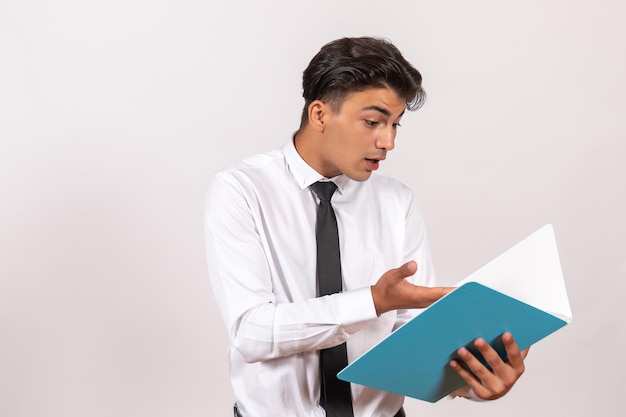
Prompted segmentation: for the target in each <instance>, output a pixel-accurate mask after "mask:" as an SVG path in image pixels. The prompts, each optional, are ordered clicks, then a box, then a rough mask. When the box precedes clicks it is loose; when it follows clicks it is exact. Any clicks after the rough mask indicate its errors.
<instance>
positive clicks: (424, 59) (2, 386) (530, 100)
mask: <svg viewBox="0 0 626 417" xmlns="http://www.w3.org/2000/svg"><path fill="white" fill-rule="evenodd" d="M625 19H626V3H623V2H620V1H617V0H616V1H609V0H603V1H591V0H579V1H564V0H559V1H556V0H555V1H538V0H532V1H495V0H492V1H489V0H477V1H473V2H466V1H461V0H457V1H439V2H435V1H433V2H424V1H421V2H420V1H404V2H393V1H390V2H380V1H371V0H351V1H343V2H339V1H330V0H318V1H315V2H310V1H302V2H293V1H287V0H284V1H274V2H256V1H243V2H242V1H239V2H235V1H233V2H229V3H226V2H224V3H222V2H219V3H218V2H207V1H194V0H185V1H175V0H169V1H168V0H160V1H159V0H157V1H147V0H124V1H122V0H112V1H108V2H84V1H78V0H74V1H71V0H57V1H54V2H46V1H43V0H21V1H17V0H16V1H10V0H9V1H7V0H4V1H2V3H0V415H2V416H7V417H13V416H16V417H18V416H19V417H31V416H37V417H40V416H46V417H57V416H59V417H61V416H63V417H71V416H81V417H82V416H90V417H99V416H152V417H159V416H217V415H229V413H230V405H231V402H232V394H231V391H230V388H229V384H228V376H227V369H226V358H225V351H226V347H227V341H226V335H225V330H224V327H223V325H222V323H221V319H220V317H219V314H218V312H217V310H216V308H215V306H214V301H213V298H212V297H213V296H212V294H211V290H210V287H209V284H208V277H207V273H206V265H205V258H204V247H203V236H202V209H203V197H204V191H205V185H206V183H207V179H208V178H209V176H210V175H211V174H212V173H213V172H215V171H216V170H217V169H219V168H221V167H223V166H224V165H226V164H228V163H230V162H234V161H236V160H238V159H240V158H242V157H244V156H247V155H250V154H253V153H256V152H258V151H262V150H267V149H271V148H274V147H277V146H280V145H281V144H282V143H284V142H285V141H286V140H287V139H288V138H289V135H290V134H291V132H292V131H294V130H295V129H296V128H297V124H298V120H299V114H300V109H301V106H302V102H301V97H300V92H301V90H300V75H301V72H302V70H303V69H304V67H305V66H306V64H307V63H308V60H309V59H310V58H311V57H312V55H313V54H314V53H316V52H317V50H318V49H319V47H320V46H321V45H322V44H323V43H325V42H327V41H330V40H332V39H335V38H337V37H341V36H353V35H376V36H385V37H388V38H390V39H391V40H392V41H393V42H394V43H395V44H396V45H397V46H398V47H399V48H400V49H401V50H402V51H403V52H404V54H405V56H406V57H407V58H408V59H409V60H410V61H411V62H412V63H414V64H415V65H416V66H417V67H418V68H419V69H420V70H421V71H422V73H423V75H424V78H425V87H426V89H427V91H428V93H429V101H428V104H427V105H426V107H425V108H424V109H422V110H420V111H419V112H418V113H415V114H408V115H407V116H406V117H405V118H404V120H403V127H402V128H401V129H402V130H401V132H400V136H399V138H398V141H397V148H396V149H397V150H396V151H394V152H392V154H390V158H389V160H388V161H386V163H385V167H384V171H385V172H386V173H388V174H391V175H394V176H396V177H398V178H400V179H401V180H402V181H404V182H406V183H407V184H409V185H410V186H411V187H412V188H413V189H414V190H415V191H416V193H417V194H418V196H419V199H420V201H421V204H422V207H423V209H424V212H425V215H426V218H427V222H428V225H429V231H430V237H431V244H432V247H433V251H434V257H435V266H436V267H437V269H438V272H439V275H440V277H441V279H442V281H443V282H444V283H454V282H456V281H458V280H459V279H460V278H462V277H463V276H464V275H466V274H468V273H470V272H472V271H474V270H475V269H476V268H478V267H479V266H480V265H482V264H483V263H485V262H487V261H488V260H489V259H491V258H492V257H494V256H495V255H497V254H499V253H501V252H502V251H503V250H505V249H506V248H508V247H509V246H511V245H512V244H514V243H515V242H517V241H518V240H519V239H521V238H523V237H525V236H526V235H528V234H529V233H531V232H532V231H534V230H535V229H536V228H538V227H539V226H541V225H542V224H544V223H549V222H550V223H553V224H554V226H555V229H556V233H557V239H558V243H559V246H560V251H561V258H562V264H563V269H564V272H565V276H566V282H567V286H568V290H569V294H570V299H571V303H572V308H573V312H574V321H573V323H572V324H571V325H570V326H568V327H566V328H565V329H563V330H562V331H560V332H558V333H557V334H555V335H553V336H551V337H549V338H548V339H546V340H544V341H542V342H541V343H539V344H538V345H537V346H535V347H534V348H533V349H532V351H531V355H530V356H529V358H528V361H527V369H528V371H527V374H526V375H525V376H524V377H523V378H522V379H521V380H520V382H519V384H518V386H517V387H516V388H515V389H514V390H513V391H512V392H511V393H510V394H509V395H508V396H507V397H506V398H504V399H502V400H499V401H496V402H493V403H489V404H475V403H470V402H467V401H463V400H455V401H442V402H440V403H438V404H435V405H431V404H425V403H421V402H418V401H414V400H409V401H408V402H407V409H408V411H409V414H410V415H412V416H419V415H429V416H452V415H458V414H459V413H460V412H463V413H469V414H465V415H479V413H480V415H482V416H485V417H488V416H501V415H503V414H504V415H507V416H527V415H534V416H556V415H558V416H589V415H594V414H595V415H599V416H609V415H618V414H619V413H620V412H619V411H617V410H621V409H622V401H621V400H622V398H623V397H624V395H625V394H626V389H625V388H624V387H625V386H626V385H625V384H624V383H623V382H622V378H621V376H622V375H621V373H622V372H623V369H624V366H623V363H622V356H623V355H621V350H622V349H621V346H623V345H624V343H625V342H626V340H625V339H626V334H625V327H624V324H623V323H624V320H623V319H622V317H621V316H622V308H621V307H622V305H623V299H624V296H623V294H624V292H625V290H626V285H625V284H624V282H625V281H626V279H625V278H626V239H625V238H624V236H626V221H624V219H623V217H622V216H623V213H624V212H626V164H625V163H624V160H625V156H626V145H624V136H625V134H626V123H625V117H624V116H625V114H626V104H624V103H625V100H624V96H625V95H626V82H625V81H624V74H626V53H625V52H626V51H625V50H624V49H625V47H624V41H623V39H626V27H625V26H624V25H623V22H624V21H625Z"/></svg>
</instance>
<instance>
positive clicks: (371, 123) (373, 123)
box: [365, 120, 378, 127]
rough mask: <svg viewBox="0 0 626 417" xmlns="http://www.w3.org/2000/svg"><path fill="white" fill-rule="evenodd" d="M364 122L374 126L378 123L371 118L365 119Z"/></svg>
mask: <svg viewBox="0 0 626 417" xmlns="http://www.w3.org/2000/svg"><path fill="white" fill-rule="evenodd" d="M365 123H367V125H368V126H370V127H374V126H377V125H378V122H375V121H373V120H365Z"/></svg>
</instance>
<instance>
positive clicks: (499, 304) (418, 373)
mask: <svg viewBox="0 0 626 417" xmlns="http://www.w3.org/2000/svg"><path fill="white" fill-rule="evenodd" d="M566 324H567V322H566V321H564V320H562V319H560V318H558V317H556V316H554V315H552V314H549V313H547V312H544V311H542V310H540V309H538V308H535V307H532V306H530V305H528V304H526V303H524V302H521V301H519V300H517V299H515V298H512V297H509V296H507V295H505V294H503V293H501V292H498V291H495V290H493V289H491V288H489V287H486V286H484V285H482V284H479V283H477V282H468V283H465V284H463V285H462V286H460V287H458V288H457V289H455V290H454V291H452V292H451V293H449V294H448V295H446V296H445V297H443V298H442V299H440V300H439V301H437V302H436V303H435V304H433V305H431V306H430V307H429V308H428V309H426V310H425V311H424V312H422V313H421V314H420V315H418V316H417V317H415V318H414V319H412V320H411V321H409V322H408V323H406V324H405V325H404V326H402V327H400V328H399V329H398V330H396V331H395V332H393V333H392V334H390V335H389V336H388V337H387V338H385V339H383V340H382V341H381V342H380V343H379V344H377V345H376V346H374V347H373V348H372V349H370V350H369V351H367V352H366V353H365V354H363V355H362V356H361V357H359V358H358V359H356V360H355V361H354V362H352V363H351V364H350V365H348V366H347V367H346V368H345V369H343V370H342V371H341V372H340V373H339V374H338V377H339V378H340V379H342V380H345V381H349V382H352V383H356V384H361V385H366V386H369V387H372V388H377V389H380V390H383V391H389V392H393V393H397V394H401V395H405V396H408V397H412V398H417V399H420V400H424V401H429V402H436V401H438V400H439V399H441V398H442V397H445V396H446V395H448V394H450V393H452V392H453V391H455V390H456V389H458V388H460V387H461V386H463V385H464V384H465V382H464V381H463V380H462V379H461V377H459V376H458V375H457V373H456V372H455V371H453V370H452V368H450V366H449V365H448V363H449V362H450V360H451V359H453V358H455V356H456V350H457V349H458V348H460V347H462V346H466V347H467V348H468V349H469V350H470V351H472V352H473V353H474V354H476V355H477V357H479V358H480V354H479V353H478V352H477V350H476V349H475V348H474V347H473V344H472V342H473V341H474V340H475V339H476V338H477V337H482V338H483V339H485V340H487V341H488V342H489V343H490V344H491V345H492V346H494V348H495V349H496V350H497V351H498V353H499V354H500V356H501V357H502V358H504V359H506V352H505V350H504V347H503V345H502V342H501V340H500V336H501V335H502V334H503V333H504V332H507V331H509V332H511V333H512V334H513V337H514V338H515V340H516V342H517V344H518V345H519V346H520V348H521V349H525V348H526V347H528V346H530V345H532V344H534V343H536V342H537V341H539V340H541V339H542V338H544V337H546V336H548V335H549V334H551V333H553V332H554V331H556V330H558V329H559V328H561V327H563V326H565V325H566Z"/></svg>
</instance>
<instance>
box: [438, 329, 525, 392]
mask: <svg viewBox="0 0 626 417" xmlns="http://www.w3.org/2000/svg"><path fill="white" fill-rule="evenodd" d="M502 342H503V343H504V347H505V349H506V354H507V356H508V361H507V362H504V361H503V360H502V358H500V355H498V353H497V352H496V351H495V350H494V349H493V348H492V347H491V346H490V345H489V343H487V342H486V341H485V340H484V339H480V338H479V339H476V340H475V341H474V346H476V349H478V351H479V352H480V354H481V355H482V356H483V357H484V358H485V361H487V363H488V364H489V366H490V367H491V370H489V369H488V368H487V367H486V366H485V365H483V364H482V363H481V362H480V361H479V360H478V359H476V357H475V356H474V355H472V353H471V352H470V351H469V350H467V349H466V348H460V349H459V350H457V354H458V355H459V358H461V360H463V362H464V363H465V366H462V365H461V364H460V363H459V362H458V361H456V360H452V361H450V366H451V367H452V369H454V370H455V371H456V372H457V373H458V374H459V375H460V376H461V378H463V380H464V381H465V382H466V383H467V386H468V387H469V388H471V389H472V390H473V391H474V394H475V395H476V396H477V397H478V398H481V399H483V400H495V399H496V398H500V397H502V396H503V395H504V394H506V393H507V392H509V390H510V389H511V388H512V387H513V385H514V384H515V382H516V381H517V380H518V379H519V377H520V376H522V374H523V373H524V358H526V355H528V349H525V350H524V351H522V352H520V350H519V346H517V343H516V342H515V340H514V339H513V335H511V333H508V332H506V333H504V334H503V335H502Z"/></svg>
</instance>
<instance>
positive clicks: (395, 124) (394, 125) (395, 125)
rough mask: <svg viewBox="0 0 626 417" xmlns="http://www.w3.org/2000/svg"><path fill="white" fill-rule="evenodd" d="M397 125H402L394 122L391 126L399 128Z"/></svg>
mask: <svg viewBox="0 0 626 417" xmlns="http://www.w3.org/2000/svg"><path fill="white" fill-rule="evenodd" d="M399 127H402V125H401V124H400V123H394V124H393V128H394V129H397V128H399Z"/></svg>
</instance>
